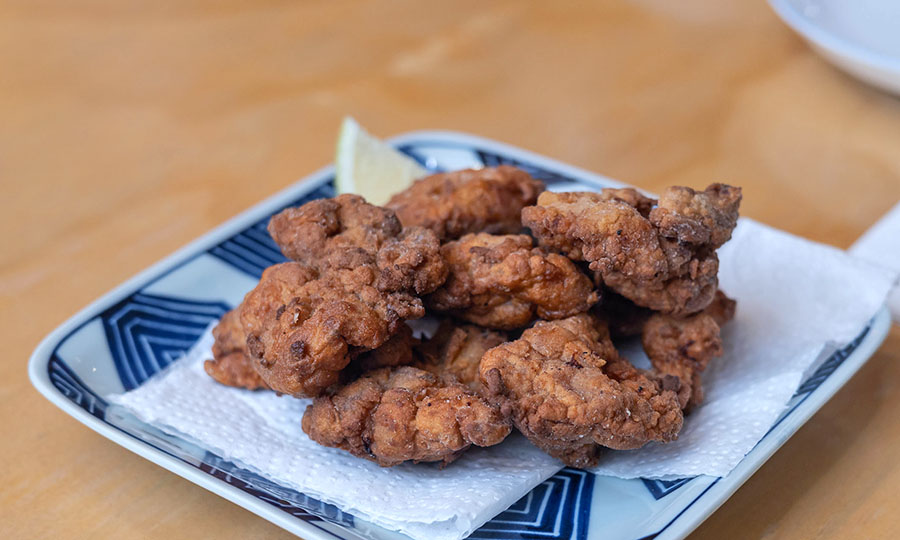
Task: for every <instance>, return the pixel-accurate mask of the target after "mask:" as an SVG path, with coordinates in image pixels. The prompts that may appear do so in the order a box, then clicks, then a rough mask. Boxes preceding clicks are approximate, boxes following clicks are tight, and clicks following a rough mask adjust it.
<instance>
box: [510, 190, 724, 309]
mask: <svg viewBox="0 0 900 540" xmlns="http://www.w3.org/2000/svg"><path fill="white" fill-rule="evenodd" d="M740 200H741V191H740V188H735V187H731V186H726V185H724V184H713V185H711V186H709V187H707V188H706V190H704V191H702V192H697V191H694V190H692V189H690V188H686V187H672V188H668V189H667V190H666V191H665V192H664V193H663V195H662V197H661V198H660V200H659V201H658V203H657V204H656V206H655V207H652V204H653V202H654V201H653V200H652V199H649V198H647V197H644V196H642V195H640V194H639V193H637V192H636V191H634V190H621V189H617V190H604V191H603V192H602V193H550V192H545V193H542V194H541V196H540V197H539V198H538V203H537V205H536V206H531V207H528V208H525V209H524V210H522V223H523V224H524V225H526V226H528V227H529V228H531V230H532V233H533V234H534V235H535V236H536V237H537V238H538V240H539V242H540V244H541V245H542V246H545V247H548V248H550V249H554V250H557V251H561V252H563V253H565V254H566V255H568V256H569V257H570V258H572V259H574V260H583V261H587V262H589V263H590V268H591V270H593V271H594V272H595V281H597V282H598V284H599V283H600V282H602V283H603V284H605V285H606V286H607V287H609V288H611V289H613V290H614V291H616V292H617V293H619V294H621V295H623V296H625V297H627V298H629V299H630V300H632V301H633V302H635V303H636V304H638V305H640V306H644V307H648V308H650V309H653V310H655V311H663V312H666V313H672V314H675V315H687V314H690V313H696V312H698V311H700V310H702V309H703V308H705V307H706V306H707V305H709V303H710V302H711V301H712V299H713V296H714V294H715V291H716V288H717V286H718V279H717V276H716V274H717V272H718V268H719V266H718V258H717V257H716V254H715V250H716V249H717V248H718V247H720V246H721V245H722V243H724V242H725V241H727V240H728V239H729V238H730V237H731V231H732V229H733V228H734V226H735V224H736V223H737V216H738V207H739V205H740ZM651 207H652V208H651ZM648 208H649V210H648Z"/></svg>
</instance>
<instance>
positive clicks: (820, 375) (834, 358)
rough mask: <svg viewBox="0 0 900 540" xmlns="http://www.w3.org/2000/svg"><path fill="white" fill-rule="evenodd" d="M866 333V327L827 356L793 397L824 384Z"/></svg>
mask: <svg viewBox="0 0 900 540" xmlns="http://www.w3.org/2000/svg"><path fill="white" fill-rule="evenodd" d="M868 333H869V327H866V329H865V330H864V331H863V333H862V334H860V335H859V336H857V337H856V338H855V339H854V340H853V341H851V342H850V343H848V344H847V345H846V346H844V347H843V348H841V349H838V350H837V351H835V352H834V354H832V355H831V356H829V357H828V359H827V360H825V362H823V363H822V365H821V366H819V368H818V369H816V371H815V372H814V373H813V374H812V375H810V376H809V378H808V379H806V380H805V381H804V382H803V384H801V385H800V388H798V389H797V392H796V393H795V394H794V395H795V396H799V395H803V394H808V393H810V392H812V391H813V390H815V389H816V388H818V387H819V386H820V385H821V384H822V383H823V382H825V379H827V378H828V377H829V376H831V374H832V373H834V370H836V369H837V368H838V367H839V366H840V365H841V364H843V363H844V360H846V359H847V358H848V357H849V356H850V354H851V353H852V352H853V351H854V350H855V349H856V348H857V347H858V346H859V344H860V343H861V342H862V340H863V338H865V337H866V334H868Z"/></svg>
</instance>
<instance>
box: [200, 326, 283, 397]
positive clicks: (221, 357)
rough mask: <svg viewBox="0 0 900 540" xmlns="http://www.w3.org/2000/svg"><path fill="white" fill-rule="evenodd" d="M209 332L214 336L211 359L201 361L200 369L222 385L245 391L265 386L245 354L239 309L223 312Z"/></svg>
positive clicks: (245, 345) (245, 340) (244, 338)
mask: <svg viewBox="0 0 900 540" xmlns="http://www.w3.org/2000/svg"><path fill="white" fill-rule="evenodd" d="M212 335H213V338H214V339H215V342H213V346H212V354H213V359H212V360H207V361H206V362H204V363H203V369H204V370H205V371H206V373H207V374H209V376H210V377H212V378H213V379H215V380H216V381H217V382H219V383H221V384H224V385H225V386H235V387H238V388H246V389H248V390H257V389H261V388H268V386H267V385H266V383H265V381H263V380H262V377H260V376H259V374H258V373H257V372H256V370H255V369H254V368H253V361H252V360H251V359H250V357H249V356H247V337H246V335H245V334H244V328H243V326H241V321H240V315H239V313H238V310H236V309H233V310H231V311H229V312H228V313H226V314H225V315H223V316H222V319H221V320H220V321H219V324H217V325H216V326H215V328H213V331H212Z"/></svg>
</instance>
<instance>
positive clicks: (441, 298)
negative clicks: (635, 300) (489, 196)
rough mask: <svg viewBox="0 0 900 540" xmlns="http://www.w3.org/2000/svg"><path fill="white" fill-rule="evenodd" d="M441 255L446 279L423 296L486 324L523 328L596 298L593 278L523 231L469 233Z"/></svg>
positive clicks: (436, 306)
mask: <svg viewBox="0 0 900 540" xmlns="http://www.w3.org/2000/svg"><path fill="white" fill-rule="evenodd" d="M441 253H442V254H443V256H444V259H445V260H446V261H447V264H448V266H449V268H450V275H449V277H448V278H447V281H446V283H444V285H443V286H441V287H439V288H438V289H437V290H436V291H435V292H434V293H432V294H431V296H429V297H428V298H427V299H426V302H427V304H428V306H429V308H431V309H434V310H436V311H442V312H449V313H452V314H453V315H454V316H457V317H460V318H462V319H465V320H467V321H470V322H473V323H476V324H479V325H481V326H487V327H490V328H499V329H513V328H521V327H523V326H526V325H527V324H528V323H530V322H531V321H532V320H533V319H534V318H535V316H537V317H540V318H543V319H560V318H564V317H569V316H571V315H575V314H577V313H581V312H584V311H587V310H588V309H590V307H591V306H592V305H593V304H594V303H596V302H597V299H598V296H597V292H596V291H594V290H593V289H594V287H593V285H592V284H591V280H590V279H589V278H588V277H587V276H586V275H585V274H584V273H583V272H582V271H581V270H579V269H578V267H577V266H575V264H574V263H573V262H572V261H570V260H569V259H567V258H566V257H563V256H562V255H559V254H556V253H549V252H547V251H546V250H544V249H541V248H535V247H532V240H531V238H530V237H528V236H526V235H499V236H498V235H491V234H486V233H478V234H467V235H465V236H463V237H462V238H460V239H459V240H456V241H451V242H447V243H446V244H444V245H443V246H442V247H441Z"/></svg>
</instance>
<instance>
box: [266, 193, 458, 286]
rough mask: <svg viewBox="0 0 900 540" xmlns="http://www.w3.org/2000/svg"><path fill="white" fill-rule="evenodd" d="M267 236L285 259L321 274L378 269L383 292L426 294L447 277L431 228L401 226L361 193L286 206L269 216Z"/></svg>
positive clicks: (391, 213) (378, 284)
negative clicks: (296, 205)
mask: <svg viewBox="0 0 900 540" xmlns="http://www.w3.org/2000/svg"><path fill="white" fill-rule="evenodd" d="M269 234H270V235H271V236H272V239H273V240H275V243H276V244H278V246H279V247H280V248H281V251H282V253H284V255H285V256H286V257H288V258H289V259H293V260H295V261H298V262H300V263H303V264H305V265H307V266H310V267H312V268H316V269H317V270H319V272H321V273H323V274H324V273H326V272H327V270H328V269H330V268H344V269H352V268H358V267H360V266H367V265H368V266H373V267H376V268H377V269H378V272H379V275H378V281H377V282H376V287H377V288H378V289H380V290H383V291H391V292H394V291H410V292H415V293H416V294H426V293H429V292H431V291H433V290H434V289H435V288H436V287H437V286H438V285H440V284H441V283H443V282H444V280H445V279H446V277H447V268H446V265H445V264H444V261H443V259H442V258H441V256H440V242H439V241H438V238H437V237H436V236H435V235H434V233H433V232H431V231H430V230H428V229H425V228H422V227H407V228H403V227H402V226H401V225H400V220H398V219H397V216H396V214H394V212H393V211H392V210H388V209H386V208H382V207H380V206H374V205H371V204H369V203H367V202H366V201H365V199H363V198H362V197H360V196H359V195H350V194H344V195H338V196H337V197H334V198H333V199H317V200H315V201H310V202H308V203H306V204H304V205H303V206H300V207H297V208H287V209H285V210H283V211H282V212H280V213H278V214H276V215H274V216H272V219H271V220H269Z"/></svg>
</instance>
